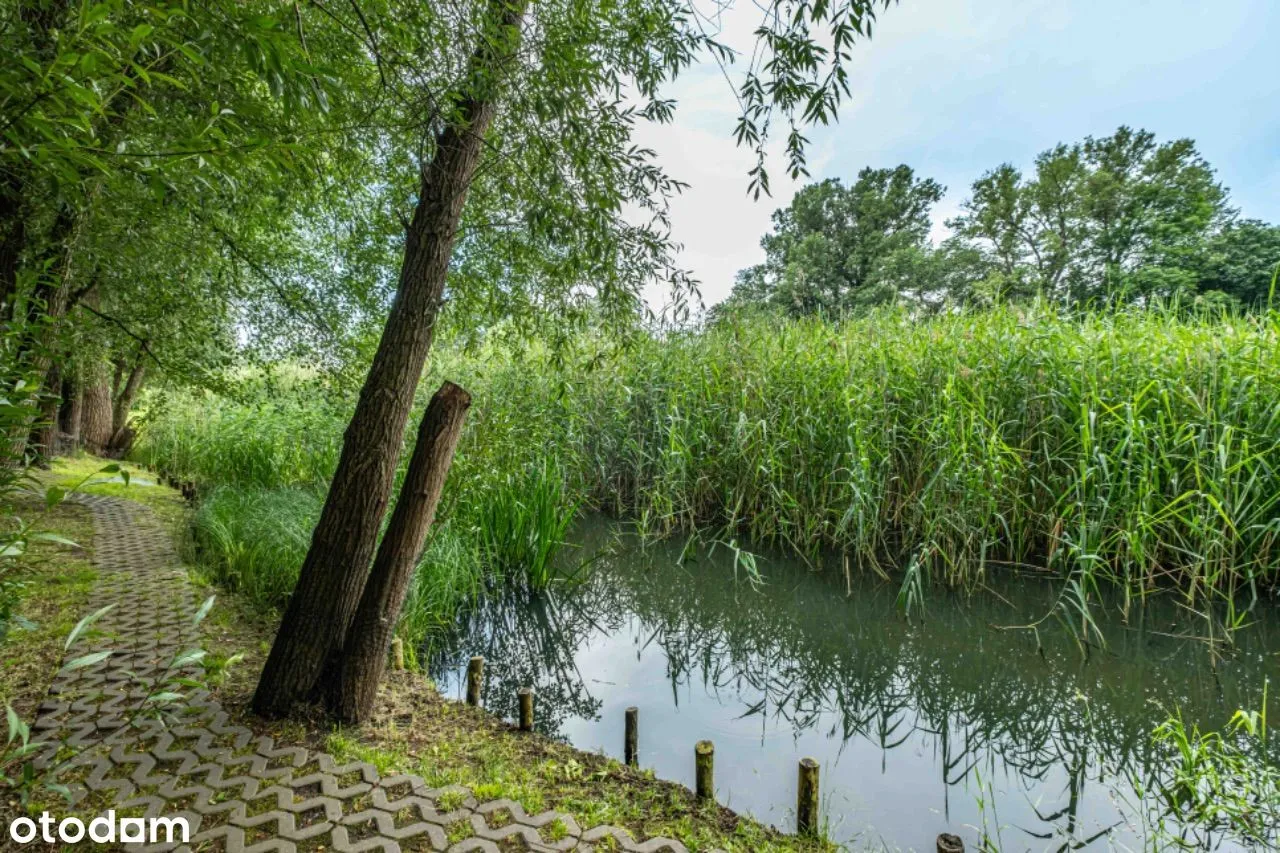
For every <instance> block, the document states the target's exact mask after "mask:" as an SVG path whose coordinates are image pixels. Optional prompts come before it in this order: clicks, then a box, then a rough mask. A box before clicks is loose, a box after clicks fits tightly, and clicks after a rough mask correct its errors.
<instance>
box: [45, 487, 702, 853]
mask: <svg viewBox="0 0 1280 853" xmlns="http://www.w3.org/2000/svg"><path fill="white" fill-rule="evenodd" d="M76 500H78V501H79V502H81V503H83V504H84V505H86V506H88V507H89V508H90V509H91V510H92V512H93V518H94V563H95V565H96V567H97V570H98V572H99V577H98V581H97V584H96V587H95V590H94V602H93V605H92V609H91V610H90V611H89V612H94V611H96V610H97V609H99V608H101V607H104V606H106V605H108V604H110V605H114V606H113V607H112V609H111V610H110V611H108V612H107V613H106V614H105V615H103V616H102V617H101V618H100V619H99V620H98V621H97V622H96V623H94V628H95V629H96V630H95V631H94V634H93V636H92V638H89V639H81V640H79V641H78V642H77V643H76V644H75V645H73V646H72V648H71V649H70V650H69V651H68V653H67V659H68V660H72V659H75V658H78V657H81V656H84V655H88V654H91V653H93V652H95V651H107V650H110V651H111V654H110V655H109V656H108V657H106V658H105V659H104V660H102V661H100V662H98V663H96V664H94V665H91V666H86V667H83V668H81V669H77V670H73V671H70V672H63V673H60V674H59V675H58V676H57V677H56V679H55V680H54V683H53V684H52V686H51V687H50V690H49V694H50V695H49V699H48V700H47V701H46V702H45V703H44V704H42V705H41V707H40V710H39V715H38V717H37V720H36V722H35V724H34V726H33V729H34V732H33V735H34V736H35V737H36V739H38V740H41V741H44V742H45V743H47V744H48V747H47V748H46V752H45V754H44V755H43V756H42V758H41V761H42V762H43V765H44V766H46V767H47V766H50V765H52V764H55V763H56V764H57V766H56V769H55V773H56V774H57V778H60V779H65V780H68V781H69V787H70V788H71V791H72V795H73V797H74V798H75V799H76V801H77V803H78V804H79V806H80V808H85V809H89V810H90V811H92V810H94V809H97V810H99V812H100V813H101V812H105V810H106V809H109V808H114V809H116V810H117V811H118V812H120V813H127V814H128V815H130V816H141V817H144V818H148V819H149V818H152V817H160V816H165V817H170V818H175V817H179V816H181V817H183V818H186V820H187V821H188V822H189V825H190V831H191V839H190V843H189V844H180V843H176V842H175V843H169V844H161V845H158V846H157V847H155V848H154V849H158V850H168V849H175V848H176V849H182V850H194V851H205V850H207V851H227V852H228V853H239V851H267V850H272V851H281V853H290V851H295V850H299V851H311V850H321V849H323V850H336V851H357V850H382V851H387V852H388V853H395V851H400V850H406V851H408V850H441V851H450V853H463V851H493V853H506V851H521V850H532V851H550V850H582V851H590V850H628V851H649V853H656V851H684V850H685V848H684V846H683V845H682V844H680V843H679V842H676V841H670V840H666V839H651V840H649V841H645V842H637V841H635V840H634V839H632V837H631V836H630V835H629V834H628V833H627V832H626V831H625V830H623V829H619V828H617V827H611V826H600V827H595V828H591V829H585V830H584V829H582V828H580V827H579V826H578V825H577V824H576V823H575V822H574V819H573V818H572V817H570V816H569V815H566V814H560V813H557V812H546V813H544V814H539V815H528V814H525V812H524V810H523V809H522V808H521V807H520V805H519V804H518V803H515V802H513V801H511V800H494V801H490V802H483V803H481V802H477V801H476V799H475V798H474V797H473V796H472V795H471V792H470V791H468V790H467V789H465V788H461V787H453V788H440V789H434V788H430V787H428V786H427V785H426V784H425V783H424V782H423V780H422V779H420V778H418V777H416V776H407V775H399V776H387V777H380V776H379V775H378V772H377V771H376V770H375V769H374V767H373V766H372V765H369V764H365V763H359V762H357V763H350V764H339V763H338V762H337V761H335V760H334V758H333V757H332V756H330V755H327V754H325V753H321V752H313V751H310V750H308V749H305V748H302V747H299V746H291V745H289V744H287V743H279V742H276V741H275V740H273V739H272V738H270V737H265V736H257V735H255V733H254V732H253V731H252V730H250V729H248V728H245V727H243V726H239V725H234V724H232V723H231V722H230V721H229V719H228V715H227V713H226V711H224V710H223V709H222V708H221V707H220V706H219V705H218V703H217V702H216V701H214V700H213V699H212V698H211V697H210V696H209V694H208V693H207V692H206V691H204V690H198V689H194V688H190V687H185V688H178V689H177V690H175V691H173V692H181V693H182V694H183V695H182V698H181V699H180V700H176V701H175V703H174V705H173V706H171V707H169V708H167V709H166V711H165V713H164V715H163V719H162V718H161V717H160V716H159V715H157V714H143V713H139V711H138V709H139V707H140V706H142V705H144V704H146V702H147V700H148V697H152V699H153V700H154V698H155V697H156V696H157V694H158V693H160V692H164V691H165V689H166V688H165V685H166V684H167V683H169V682H170V681H171V679H172V678H173V677H174V676H175V675H181V676H182V677H185V678H196V677H197V676H198V674H199V671H200V667H199V665H198V664H191V665H189V666H187V667H185V668H184V669H183V671H182V672H175V671H174V670H172V669H171V668H170V666H171V663H172V662H173V661H174V660H175V659H176V658H177V657H178V656H179V655H181V654H182V653H183V652H185V651H188V650H190V649H194V648H198V647H199V645H200V638H199V636H198V633H199V630H198V628H197V627H196V626H194V625H193V624H192V623H193V619H194V616H195V614H196V611H197V609H198V608H199V606H200V602H199V601H198V600H197V594H196V590H195V588H194V586H193V585H192V584H191V582H190V581H189V580H188V579H187V575H186V572H185V571H184V570H183V568H182V565H181V563H180V561H179V559H178V556H177V553H176V552H175V550H174V547H173V544H172V542H171V541H170V538H169V536H168V534H167V533H166V532H165V531H164V530H163V529H162V527H161V525H160V524H159V523H158V521H157V520H156V518H155V517H154V515H153V514H152V512H151V510H150V509H149V508H147V507H145V506H142V505H141V504H137V503H134V502H132V501H127V500H122V499H119V498H110V497H102V496H96V495H88V496H77V498H76ZM72 780H74V781H72Z"/></svg>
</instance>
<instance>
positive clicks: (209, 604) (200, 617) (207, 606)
mask: <svg viewBox="0 0 1280 853" xmlns="http://www.w3.org/2000/svg"><path fill="white" fill-rule="evenodd" d="M216 599H217V596H216V595H211V596H209V597H208V598H206V599H205V600H204V604H201V605H200V609H199V610H197V611H196V615H195V617H194V618H193V619H192V620H191V624H192V625H199V624H200V623H201V622H203V621H204V617H206V616H208V615H209V611H210V610H212V609H213V602H214V601H215V600H216Z"/></svg>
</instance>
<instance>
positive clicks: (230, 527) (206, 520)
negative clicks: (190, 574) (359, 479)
mask: <svg viewBox="0 0 1280 853" xmlns="http://www.w3.org/2000/svg"><path fill="white" fill-rule="evenodd" d="M322 501H323V496H321V495H320V494H318V493H316V492H314V491H310V490H306V489H261V488H243V487H236V486H219V487H217V488H215V489H213V490H212V491H210V492H209V493H208V494H206V495H205V496H204V497H203V498H202V500H201V502H200V506H199V508H198V509H197V511H196V513H195V516H194V518H193V520H192V525H191V545H192V550H193V556H194V558H195V560H194V562H195V563H196V565H198V566H200V567H201V568H202V569H203V570H204V571H205V572H206V573H207V574H208V575H209V578H210V579H211V580H212V581H214V582H215V583H218V584H221V585H222V586H224V587H226V588H227V589H230V590H233V591H235V592H239V593H241V594H243V595H244V596H245V597H246V598H248V599H249V600H251V601H253V602H254V603H255V604H256V605H258V606H261V607H264V608H278V607H280V606H282V605H283V604H284V602H285V601H286V600H287V599H288V596H289V593H291V592H292V591H293V587H294V584H295V583H297V580H298V570H299V569H300V568H301V567H302V560H303V557H305V556H306V553H307V546H308V545H309V544H310V542H311V530H312V528H314V526H315V522H316V519H317V518H319V517H320V506H321V503H322Z"/></svg>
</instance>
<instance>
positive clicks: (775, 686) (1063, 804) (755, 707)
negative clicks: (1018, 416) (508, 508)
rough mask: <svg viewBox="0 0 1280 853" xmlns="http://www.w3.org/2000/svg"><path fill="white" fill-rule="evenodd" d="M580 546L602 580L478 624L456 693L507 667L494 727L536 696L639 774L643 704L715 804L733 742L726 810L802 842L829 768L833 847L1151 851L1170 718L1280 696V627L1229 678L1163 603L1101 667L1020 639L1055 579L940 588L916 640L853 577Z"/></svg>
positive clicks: (494, 699) (649, 733)
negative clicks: (952, 841) (708, 751)
mask: <svg viewBox="0 0 1280 853" xmlns="http://www.w3.org/2000/svg"><path fill="white" fill-rule="evenodd" d="M573 541H574V542H577V543H581V547H578V548H573V549H566V553H565V554H564V555H563V562H564V565H565V567H566V571H572V570H573V569H574V568H576V567H577V566H578V565H580V564H581V563H582V562H583V561H584V560H590V561H591V563H590V564H591V567H592V569H593V571H592V572H591V573H590V574H589V575H587V578H588V579H587V580H586V581H584V582H582V583H580V584H577V585H564V586H561V587H559V588H557V589H555V590H553V591H552V592H550V593H543V594H540V595H530V594H528V593H526V592H510V591H508V592H502V593H495V594H494V595H493V596H492V597H490V598H489V599H488V600H486V601H485V602H483V603H482V604H480V605H479V606H477V607H476V608H474V609H473V610H471V611H470V612H468V613H467V614H465V615H464V617H463V618H462V620H460V623H459V625H458V626H457V628H456V630H455V631H454V632H453V633H452V634H451V635H449V636H448V637H445V638H443V639H441V640H439V641H438V642H436V643H435V644H434V646H435V650H434V652H433V653H432V656H431V660H432V663H431V670H432V675H433V676H434V677H435V678H436V680H437V683H438V684H439V686H440V689H441V690H442V691H444V692H445V693H446V695H449V696H452V697H455V698H460V697H461V693H462V686H461V679H462V676H463V672H464V670H465V666H466V661H467V658H468V657H469V656H471V655H473V654H480V655H483V656H484V657H485V659H486V663H487V669H488V682H487V685H486V694H485V696H486V704H487V705H488V707H489V709H490V710H491V711H493V712H494V713H497V714H500V715H502V716H504V717H507V718H508V719H510V718H513V717H514V715H515V710H516V690H518V689H519V688H520V687H523V686H533V687H534V688H535V689H536V691H537V717H538V725H539V728H540V729H541V730H542V731H544V732H546V733H548V734H551V735H554V736H557V737H560V738H564V739H565V740H567V741H569V742H570V743H572V744H573V745H575V746H577V747H579V748H582V749H586V750H593V751H603V752H605V753H608V754H609V755H612V756H615V757H618V758H621V757H622V726H623V711H624V709H625V708H626V707H627V706H629V705H635V706H637V707H639V709H640V761H641V765H642V766H644V767H649V768H653V770H654V771H655V772H656V773H657V775H658V776H660V777H662V778H665V779H672V780H676V781H679V782H682V783H684V784H686V785H692V783H693V744H694V743H695V742H696V741H698V740H701V739H710V740H713V741H714V742H715V745H716V787H717V797H718V799H719V800H720V802H722V803H724V804H726V805H728V806H730V807H732V808H734V809H737V810H739V811H743V812H747V813H750V814H751V815H753V816H755V817H756V818H758V819H760V820H763V821H765V822H768V823H773V824H775V825H777V826H779V827H780V828H782V829H785V830H787V831H793V830H794V823H795V817H794V799H795V785H796V779H795V777H796V763H797V761H798V760H799V759H800V758H801V757H803V756H813V757H815V758H817V759H818V760H819V761H820V762H821V765H822V771H821V772H822V799H823V812H824V817H825V818H826V819H827V820H828V821H829V824H830V827H831V834H832V836H833V837H834V838H835V839H837V840H839V841H842V842H847V843H850V844H851V845H852V846H856V847H863V846H868V845H874V846H877V847H878V846H881V845H884V846H887V847H888V848H890V849H895V848H897V849H917V850H924V849H930V850H931V849H932V839H933V838H934V837H935V836H936V835H937V833H939V832H942V831H950V832H955V833H957V834H960V835H962V836H964V837H965V839H966V841H967V842H968V843H969V844H970V845H971V847H970V849H976V844H977V841H978V839H979V837H980V833H981V831H982V830H983V829H984V828H985V831H986V832H987V833H989V834H990V835H992V836H993V837H996V838H997V843H998V844H999V845H1000V846H1001V848H1002V849H1004V850H1059V849H1070V848H1086V849H1098V850H1105V849H1140V848H1141V847H1142V846H1143V842H1142V830H1141V824H1140V823H1139V822H1138V821H1137V820H1136V819H1135V814H1136V811H1135V807H1136V804H1137V803H1138V797H1137V796H1136V795H1135V794H1134V792H1133V787H1132V785H1131V783H1130V781H1129V780H1130V779H1131V778H1132V777H1133V776H1134V774H1136V775H1137V776H1139V777H1142V776H1144V775H1145V774H1146V773H1147V772H1148V771H1149V770H1150V769H1151V767H1152V765H1153V764H1154V763H1155V762H1156V761H1157V756H1156V755H1155V754H1154V751H1153V748H1152V747H1151V745H1150V738H1149V734H1150V731H1151V729H1152V728H1153V727H1154V726H1155V725H1156V724H1157V723H1158V722H1159V721H1160V720H1161V719H1163V717H1164V713H1163V711H1162V710H1161V709H1162V708H1172V707H1174V706H1180V707H1181V708H1182V709H1183V712H1184V715H1185V718H1186V719H1187V721H1188V723H1192V722H1194V723H1199V724H1200V725H1202V726H1210V727H1214V728H1218V727H1221V726H1222V725H1223V724H1224V723H1225V722H1226V721H1227V720H1228V719H1229V718H1230V716H1231V714H1232V713H1234V711H1235V710H1236V709H1237V708H1240V707H1248V708H1257V707H1258V706H1259V703H1260V697H1261V694H1262V685H1263V681H1264V678H1266V677H1268V676H1270V678H1271V680H1272V684H1273V685H1275V684H1277V683H1280V678H1277V676H1278V675H1280V622H1278V621H1277V620H1275V619H1274V618H1268V619H1267V620H1264V621H1260V622H1259V623H1257V624H1255V625H1254V626H1253V627H1251V628H1249V629H1247V630H1246V631H1244V632H1242V633H1241V634H1240V635H1239V636H1238V639H1237V648H1236V650H1235V651H1234V652H1233V653H1232V655H1231V656H1230V657H1227V658H1221V657H1220V658H1219V659H1218V660H1217V662H1216V665H1215V662H1214V661H1213V659H1212V657H1211V655H1210V654H1209V653H1208V651H1207V648H1208V647H1207V646H1206V644H1205V643H1203V642H1202V641H1198V640H1189V639H1187V638H1186V635H1188V634H1195V633H1198V632H1200V631H1202V624H1201V623H1200V622H1198V621H1197V620H1196V619H1195V618H1194V617H1191V616H1190V615H1189V614H1187V613H1186V612H1185V611H1183V610H1180V609H1179V608H1178V607H1176V606H1175V605H1174V604H1172V603H1170V604H1167V605H1165V606H1148V607H1147V608H1146V609H1145V611H1144V612H1143V613H1142V615H1141V616H1140V617H1139V616H1138V615H1136V614H1135V615H1134V616H1132V617H1131V619H1130V624H1128V625H1124V624H1120V622H1119V620H1116V622H1115V624H1111V625H1108V626H1106V633H1107V635H1108V646H1107V650H1106V651H1105V652H1094V653H1093V654H1092V655H1091V656H1090V657H1089V659H1088V660H1085V659H1084V657H1083V656H1082V655H1081V653H1080V651H1079V649H1078V648H1077V647H1076V646H1075V644H1074V643H1073V642H1072V641H1071V639H1070V637H1069V635H1068V634H1067V633H1066V632H1065V631H1063V630H1062V628H1061V627H1060V626H1059V625H1058V624H1057V623H1055V622H1054V621H1053V620H1052V619H1051V620H1048V621H1046V622H1045V623H1044V624H1042V625H1041V627H1040V629H1039V631H1038V632H1033V631H1030V630H1026V629H1017V628H1014V627H1012V626H1017V625H1020V624H1026V623H1028V622H1030V621H1033V620H1036V619H1040V618H1041V617H1043V616H1044V614H1045V613H1046V612H1048V611H1049V610H1050V608H1051V606H1052V603H1053V601H1054V589H1053V588H1052V587H1051V586H1050V585H1048V584H1046V583H1043V582H1040V581H1035V580H1024V581H1012V582H1002V583H1001V584H1000V585H999V586H998V588H996V589H993V590H990V591H989V592H988V593H986V594H980V595H975V596H972V597H958V596H955V595H952V594H950V593H946V592H942V591H933V592H931V593H929V594H928V595H929V597H928V599H927V601H926V608H927V609H926V611H925V613H924V614H923V616H917V618H916V619H914V620H913V622H912V623H908V622H907V620H905V619H904V618H903V617H902V615H901V613H900V611H899V610H898V609H897V608H896V606H895V598H896V596H897V588H896V585H889V584H885V583H881V582H878V581H876V580H875V579H874V578H864V579H862V580H858V579H855V580H854V581H853V586H852V589H849V588H847V586H846V581H845V578H844V577H843V575H842V573H840V572H838V571H826V572H815V571H812V570H811V569H810V568H809V567H808V566H806V565H805V564H803V563H801V562H798V561H795V560H788V559H784V558H768V557H765V558H763V559H762V560H761V562H760V564H759V566H760V571H761V573H762V574H763V575H764V577H765V583H764V584H763V585H761V586H759V587H753V586H752V585H751V584H749V583H747V582H746V580H745V575H744V574H743V573H742V572H741V571H738V572H737V573H736V574H735V571H734V563H735V560H734V559H733V556H732V554H731V553H730V552H729V551H727V550H726V549H724V548H720V549H718V550H717V551H715V552H712V553H708V552H707V551H706V550H705V549H704V550H700V551H698V552H697V553H696V554H692V555H690V554H685V560H684V562H683V563H682V562H681V552H682V546H683V543H664V544H659V545H650V546H648V547H645V548H640V547H637V545H636V541H635V540H634V539H630V538H627V537H620V536H619V535H618V533H617V529H616V528H615V526H613V525H610V524H609V523H608V522H605V521H603V520H600V519H591V520H588V521H586V522H584V523H583V524H582V525H580V526H579V528H578V530H577V531H576V533H575V536H574V537H573ZM1269 612H1274V611H1269ZM1037 634H1038V637H1039V639H1038V640H1037ZM1277 692H1278V691H1276V690H1275V689H1273V690H1272V691H1271V693H1272V706H1273V707H1272V708H1271V715H1270V716H1271V719H1273V720H1277V719H1280V707H1276V706H1277V703H1276V702H1275V694H1276V693H1277ZM1276 740H1280V739H1274V738H1273V742H1274V741H1276ZM1272 758H1273V759H1275V758H1276V756H1272Z"/></svg>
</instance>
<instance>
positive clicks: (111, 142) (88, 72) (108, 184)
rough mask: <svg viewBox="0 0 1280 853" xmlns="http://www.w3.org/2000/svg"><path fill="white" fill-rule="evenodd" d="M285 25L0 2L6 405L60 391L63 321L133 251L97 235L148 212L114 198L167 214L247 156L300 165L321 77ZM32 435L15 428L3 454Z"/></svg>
mask: <svg viewBox="0 0 1280 853" xmlns="http://www.w3.org/2000/svg"><path fill="white" fill-rule="evenodd" d="M315 14H317V15H318V14H319V13H315ZM295 18H296V19H297V20H298V21H301V12H300V11H298V10H289V11H288V12H280V10H279V7H278V4H272V3H267V2H227V0H217V2H210V3H198V4H187V3H181V2H169V0H147V2H136V3H134V2H124V0H90V2H84V3H70V2H67V0H14V2H6V3H3V4H0V49H2V50H3V51H4V54H5V56H6V59H7V60H8V61H6V62H4V63H0V319H3V320H4V322H5V323H6V325H7V326H8V327H9V330H10V331H12V332H13V333H14V335H15V338H14V340H15V341H16V343H15V344H14V345H13V347H12V350H11V352H10V353H8V354H7V355H6V359H5V363H4V364H3V365H0V372H2V373H3V375H2V376H0V381H2V382H3V383H4V386H5V387H4V389H3V390H4V393H5V395H6V396H9V397H11V398H12V397H18V396H25V397H28V398H30V397H31V395H33V394H35V393H38V392H41V391H42V390H43V391H44V392H46V393H48V394H49V395H56V394H57V393H58V392H59V390H60V388H59V386H60V384H61V383H60V382H58V381H50V380H57V379H58V376H57V375H56V374H57V373H58V371H56V370H55V371H53V372H50V368H51V367H53V366H54V365H55V363H56V361H57V360H60V359H65V358H66V357H68V355H69V354H70V353H69V352H68V351H67V349H66V346H65V341H64V340H63V337H64V333H65V331H66V327H67V325H68V323H69V322H72V320H71V318H70V315H71V314H72V312H73V311H75V309H76V308H77V306H79V305H80V304H81V302H82V300H83V299H84V298H85V297H86V295H87V294H89V293H90V292H93V291H95V290H96V291H98V292H99V293H102V291H103V287H104V285H103V283H102V277H103V276H102V275H101V273H102V272H103V270H106V269H109V268H113V267H114V268H116V269H119V268H120V267H121V266H122V265H121V262H120V260H119V256H121V255H125V254H130V253H129V252H128V251H127V250H128V249H130V248H133V247H132V246H130V244H127V243H114V244H112V243H109V242H107V241H105V240H102V239H99V237H98V236H97V235H100V234H101V233H103V232H104V231H109V230H111V229H112V227H113V226H118V225H119V224H120V223H122V222H127V221H131V220H138V219H139V217H140V215H142V212H141V211H139V210H138V209H137V208H136V207H134V206H126V205H123V204H121V202H122V201H124V200H128V201H133V200H134V199H136V198H137V197H139V196H140V195H142V196H146V197H149V198H150V199H151V201H152V205H151V207H152V209H161V208H163V209H164V211H165V217H166V218H168V219H172V218H173V211H174V210H175V209H178V208H184V207H185V208H187V209H194V208H198V207H200V206H202V205H204V204H207V201H208V196H209V195H210V194H211V193H212V192H214V191H216V188H217V185H219V184H226V183H227V182H234V181H236V180H238V178H239V173H240V172H241V170H242V169H243V168H244V167H245V165H246V163H248V162H250V161H253V162H259V161H263V160H272V161H273V162H275V163H276V165H277V170H278V171H281V172H283V171H286V170H287V169H289V168H291V167H292V166H293V165H294V164H296V163H298V162H299V161H300V160H303V159H304V158H305V156H306V154H307V150H306V149H300V148H299V147H298V146H297V145H296V142H295V141H294V140H293V138H292V136H293V135H294V134H296V133H297V131H298V130H300V129H303V128H305V122H299V121H297V120H296V117H297V116H304V115H308V114H312V113H314V112H316V111H317V110H318V109H319V107H320V106H321V104H322V102H323V95H324V85H327V83H328V81H327V79H326V76H325V75H324V74H323V73H322V72H321V71H320V70H319V69H318V67H317V66H315V65H313V64H312V63H311V62H310V60H309V58H308V57H309V53H308V50H307V47H306V46H305V45H304V44H302V40H301V39H300V37H299V36H298V35H296V29H297V25H296V24H295ZM95 246H96V247H97V248H98V249H100V250H101V251H97V252H95V251H94V247H95ZM150 249H151V252H152V253H153V254H154V255H155V256H156V259H157V260H158V261H160V262H167V263H169V264H170V266H177V265H178V264H180V261H179V260H178V256H176V255H175V254H173V253H172V252H167V253H166V252H164V251H163V250H161V249H159V248H158V247H156V246H151V247H150ZM121 278H122V279H127V278H128V275H127V274H122V275H121ZM103 298H104V300H105V298H106V295H105V294H103ZM139 304H145V303H139ZM90 307H91V306H90ZM81 313H84V312H81ZM46 405H48V404H47V403H46ZM53 408H54V409H55V410H56V405H54V406H53ZM27 426H29V424H22V423H19V424H16V425H15V426H14V427H13V428H11V429H10V430H9V435H10V438H11V440H12V443H11V444H10V445H9V450H10V452H11V453H14V454H16V455H19V456H20V455H21V453H22V450H23V445H24V444H25V441H26V439H27V435H28V429H27Z"/></svg>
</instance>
